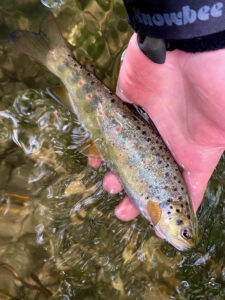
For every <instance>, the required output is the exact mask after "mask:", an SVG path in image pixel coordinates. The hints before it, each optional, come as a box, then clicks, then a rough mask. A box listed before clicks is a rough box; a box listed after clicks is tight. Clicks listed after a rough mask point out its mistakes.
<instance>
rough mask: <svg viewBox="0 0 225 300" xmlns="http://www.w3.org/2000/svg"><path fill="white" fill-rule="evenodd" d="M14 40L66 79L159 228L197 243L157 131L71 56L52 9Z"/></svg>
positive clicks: (81, 113) (89, 125)
mask: <svg viewBox="0 0 225 300" xmlns="http://www.w3.org/2000/svg"><path fill="white" fill-rule="evenodd" d="M11 40H12V42H13V44H14V45H15V46H16V47H17V48H18V49H19V50H20V51H22V52H24V53H26V54H27V55H29V56H31V57H33V58H34V59H36V60H38V61H39V62H40V63H42V64H43V65H45V66H46V67H47V68H48V69H49V70H50V71H51V72H52V73H54V74H55V75H56V76H57V77H59V78H60V79H61V81H62V82H63V84H64V85H65V87H66V89H67V91H68V95H69V99H70V100H69V103H67V106H69V108H70V109H71V110H72V111H73V112H74V113H75V114H76V115H77V117H78V118H79V120H80V122H81V124H82V126H84V128H85V129H86V130H87V131H88V132H89V134H90V137H91V139H92V140H94V142H95V144H96V146H97V148H98V150H99V152H100V153H101V154H102V156H103V158H104V160H105V162H106V163H107V164H108V166H109V168H110V169H111V170H112V171H113V172H115V173H116V174H117V175H118V176H119V178H120V180H121V182H122V183H123V186H124V190H125V192H126V193H127V195H128V196H129V197H130V199H131V200H132V201H133V203H134V204H135V206H136V207H137V208H138V209H139V210H140V212H141V213H142V215H143V216H144V217H145V218H146V219H147V220H149V221H150V223H151V225H152V226H153V227H154V229H156V230H157V231H158V232H159V233H160V234H161V235H162V236H163V237H164V238H165V239H166V240H167V241H168V242H169V243H171V244H172V245H173V246H174V247H176V248H177V249H179V250H182V251H183V250H187V249H190V248H191V247H193V246H194V245H195V244H196V241H197V221H196V217H195V214H194V212H193V208H192V204H191V201H190V198H189V196H188V193H187V190H186V187H185V184H184V181H183V178H182V175H181V173H180V170H179V167H178V165H177V164H176V162H175V161H174V159H173V157H172V155H171V154H170V152H169V150H168V149H167V147H166V145H165V144H164V142H163V140H162V139H161V137H160V136H159V134H158V132H157V131H156V130H155V129H154V128H153V127H151V126H148V124H147V123H146V122H144V121H143V120H141V119H140V118H138V117H137V115H136V114H134V113H133V112H131V110H130V109H129V108H128V106H127V105H126V104H125V103H124V102H122V101H121V100H120V99H119V98H118V97H117V96H115V95H113V93H112V92H111V91H110V90H109V89H108V88H107V87H105V86H104V85H103V84H102V83H101V82H100V81H99V80H98V79H97V78H95V76H94V75H93V74H91V73H90V72H88V71H87V70H85V69H84V68H83V67H82V66H80V65H79V64H78V63H77V62H76V61H75V60H74V59H73V58H72V56H71V54H70V51H69V50H68V47H67V46H66V43H65V40H64V39H63V37H62V35H61V33H60V31H59V29H58V26H57V24H56V22H55V19H54V17H53V15H52V14H48V15H47V17H46V18H44V20H43V21H42V23H41V25H40V30H39V33H32V32H28V31H20V30H19V31H15V32H13V33H12V34H11Z"/></svg>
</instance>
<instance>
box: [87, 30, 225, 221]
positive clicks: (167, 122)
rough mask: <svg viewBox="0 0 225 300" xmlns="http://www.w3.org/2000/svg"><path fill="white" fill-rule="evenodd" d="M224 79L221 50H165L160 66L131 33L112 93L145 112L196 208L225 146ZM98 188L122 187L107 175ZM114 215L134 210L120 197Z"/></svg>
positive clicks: (224, 53)
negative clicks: (194, 51)
mask: <svg viewBox="0 0 225 300" xmlns="http://www.w3.org/2000/svg"><path fill="white" fill-rule="evenodd" d="M224 83H225V49H221V50H217V51H211V52H204V53H195V54H192V53H186V52H183V51H179V50H175V51H172V52H167V57H166V62H165V64H162V65H159V64H155V63H153V62H152V61H151V60H149V59H148V58H147V57H146V56H145V55H144V54H143V53H142V52H141V51H140V49H139V47H138V44H137V36H136V34H134V35H133V37H132V38H131V40H130V43H129V46H128V48H127V51H126V55H125V59H124V61H123V64H122V67H121V70H120V75H119V80H118V85H117V95H118V96H119V97H120V98H121V99H122V100H123V101H127V102H129V103H134V104H137V105H139V106H141V107H142V108H144V109H145V111H146V112H147V113H148V114H149V116H150V118H151V119H152V121H153V122H154V124H155V125H156V127H157V128H158V130H159V133H160V134H161V136H162V138H163V140H164V142H165V143H166V144H167V146H168V148H169V149H170V151H171V153H172V154H173V156H174V158H175V159H176V161H177V163H178V164H179V165H180V166H181V167H182V169H183V172H182V174H183V177H184V180H185V182H186V185H187V188H188V191H189V195H190V197H191V200H192V203H193V207H194V210H195V212H196V211H197V209H198V207H199V205H200V203H201V201H202V198H203V194H204V191H205V188H206V185H207V182H208V180H209V178H210V176H211V174H212V172H213V170H214V168H215V167H216V165H217V163H218V161H219V159H220V156H221V155H222V153H223V151H224V149H225V123H224V112H225V97H224V95H225V84H224ZM89 162H90V164H92V161H91V159H90V161H89ZM103 187H104V188H105V189H106V190H107V191H109V192H113V193H116V192H120V191H121V190H122V185H121V183H120V182H119V179H118V178H117V177H116V176H115V175H114V174H112V173H110V174H107V175H106V177H105V178H104V181H103ZM115 213H116V216H117V217H118V218H119V219H122V220H126V221H127V220H131V219H132V218H134V217H136V216H137V215H138V214H139V211H138V210H137V208H136V207H135V206H134V205H133V204H132V202H131V201H130V200H129V198H128V197H125V198H124V200H123V201H122V202H121V203H120V204H119V205H118V206H117V207H116V209H115Z"/></svg>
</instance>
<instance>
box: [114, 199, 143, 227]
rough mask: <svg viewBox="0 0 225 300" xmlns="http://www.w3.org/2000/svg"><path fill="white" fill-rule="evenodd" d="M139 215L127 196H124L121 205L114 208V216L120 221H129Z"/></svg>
mask: <svg viewBox="0 0 225 300" xmlns="http://www.w3.org/2000/svg"><path fill="white" fill-rule="evenodd" d="M139 214H140V212H139V210H138V209H137V208H136V207H135V206H134V204H133V203H132V202H131V200H130V198H128V196H125V197H124V198H123V200H122V201H121V203H120V204H119V205H117V207H116V208H115V215H116V217H117V218H118V219H120V220H122V221H130V220H132V219H134V218H136V217H137V216H138V215H139Z"/></svg>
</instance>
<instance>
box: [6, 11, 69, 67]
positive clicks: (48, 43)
mask: <svg viewBox="0 0 225 300" xmlns="http://www.w3.org/2000/svg"><path fill="white" fill-rule="evenodd" d="M10 40H11V42H12V43H13V45H14V46H15V47H16V48H17V49H19V50H20V51H21V52H23V53H25V54H27V55H29V56H31V57H33V58H34V59H36V60H38V61H39V62H40V63H42V64H43V65H46V58H47V55H48V53H49V52H50V51H51V50H53V49H56V48H62V49H63V48H64V49H65V51H66V52H68V50H67V46H66V43H65V41H64V39H63V37H62V35H61V33H60V30H59V28H58V25H57V24H56V22H55V18H54V16H53V14H52V13H49V14H48V15H47V16H46V17H45V18H44V19H43V21H42V22H41V24H40V28H39V33H35V32H30V31H26V30H17V31H14V32H12V33H11V35H10Z"/></svg>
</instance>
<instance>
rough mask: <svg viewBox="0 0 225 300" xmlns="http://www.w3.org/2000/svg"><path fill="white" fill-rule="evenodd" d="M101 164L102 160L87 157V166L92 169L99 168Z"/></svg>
mask: <svg viewBox="0 0 225 300" xmlns="http://www.w3.org/2000/svg"><path fill="white" fill-rule="evenodd" d="M101 164H102V160H101V159H98V158H94V157H91V156H89V157H88V165H89V166H90V167H92V168H98V167H100V166H101Z"/></svg>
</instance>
